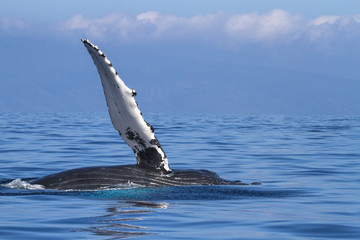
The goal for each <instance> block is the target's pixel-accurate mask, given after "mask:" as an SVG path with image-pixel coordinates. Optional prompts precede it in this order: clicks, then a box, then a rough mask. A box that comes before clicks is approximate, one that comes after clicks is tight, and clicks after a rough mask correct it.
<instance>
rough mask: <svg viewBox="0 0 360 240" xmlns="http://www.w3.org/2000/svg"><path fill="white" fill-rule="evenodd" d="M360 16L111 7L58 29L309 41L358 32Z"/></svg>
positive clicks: (127, 37) (120, 36) (95, 34)
mask: <svg viewBox="0 0 360 240" xmlns="http://www.w3.org/2000/svg"><path fill="white" fill-rule="evenodd" d="M359 27H360V15H353V16H336V15H332V16H319V17H317V18H315V19H305V18H304V16H302V15H298V14H291V13H289V12H286V11H284V10H281V9H275V10H273V11H270V12H268V13H257V12H252V13H247V14H235V15H231V16H228V15H226V14H224V13H222V12H220V13H216V14H205V15H197V16H193V17H181V16H175V15H161V14H159V13H158V12H155V11H149V12H144V13H141V14H138V15H136V16H133V15H127V14H124V13H121V12H115V13H112V14H109V15H107V16H104V17H101V18H94V19H90V18H86V17H84V16H83V15H75V16H73V17H71V18H70V19H68V20H67V21H65V22H62V23H59V25H58V30H59V31H61V32H63V33H64V32H65V33H67V34H74V33H81V34H85V35H86V36H87V37H89V38H92V39H109V38H111V39H112V40H114V38H115V39H116V40H119V41H124V42H126V41H130V42H132V41H143V40H147V41H148V40H168V39H201V40H205V41H216V42H218V41H219V40H221V41H222V42H230V43H247V42H265V43H268V42H273V43H274V42H293V41H297V40H299V39H305V40H307V41H310V42H313V41H317V40H322V39H329V38H330V39H332V38H337V37H338V38H341V37H342V35H343V34H344V33H345V34H347V35H348V36H350V37H352V38H356V37H359V36H360V34H359V33H360V28H359Z"/></svg>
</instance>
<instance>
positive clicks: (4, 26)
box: [0, 18, 26, 30]
mask: <svg viewBox="0 0 360 240" xmlns="http://www.w3.org/2000/svg"><path fill="white" fill-rule="evenodd" d="M25 26H26V24H25V22H23V21H21V20H19V19H12V18H2V19H0V29H1V30H14V29H23V28H25Z"/></svg>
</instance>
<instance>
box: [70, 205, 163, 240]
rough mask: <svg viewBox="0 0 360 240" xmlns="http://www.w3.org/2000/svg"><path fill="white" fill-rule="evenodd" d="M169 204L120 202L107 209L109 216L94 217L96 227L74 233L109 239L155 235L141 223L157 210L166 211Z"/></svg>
mask: <svg viewBox="0 0 360 240" xmlns="http://www.w3.org/2000/svg"><path fill="white" fill-rule="evenodd" d="M167 207H168V203H165V202H147V201H125V202H119V203H118V204H115V205H113V206H109V207H108V208H107V209H106V212H107V214H105V215H102V216H96V217H92V218H93V219H94V220H95V221H94V222H95V223H94V225H95V226H90V227H87V228H83V229H74V230H73V231H88V232H92V233H94V234H95V235H100V236H108V237H109V238H107V239H123V238H132V237H139V236H145V235H150V234H153V233H151V232H150V231H149V229H148V228H147V227H144V226H141V221H142V220H143V218H144V217H146V215H147V214H149V213H153V212H156V209H166V208H167Z"/></svg>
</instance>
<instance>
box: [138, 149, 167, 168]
mask: <svg viewBox="0 0 360 240" xmlns="http://www.w3.org/2000/svg"><path fill="white" fill-rule="evenodd" d="M137 157H138V158H139V159H141V161H139V167H145V168H149V167H150V168H157V167H158V166H160V165H161V163H162V162H163V160H162V156H161V154H160V153H159V152H158V150H157V149H156V148H154V147H148V148H145V149H144V150H141V151H140V152H138V153H137Z"/></svg>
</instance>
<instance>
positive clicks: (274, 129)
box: [0, 113, 360, 239]
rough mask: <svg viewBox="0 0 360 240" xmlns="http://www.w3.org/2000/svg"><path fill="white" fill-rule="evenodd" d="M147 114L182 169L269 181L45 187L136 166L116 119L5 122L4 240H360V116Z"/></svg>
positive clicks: (0, 235)
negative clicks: (64, 175) (68, 173)
mask: <svg viewBox="0 0 360 240" xmlns="http://www.w3.org/2000/svg"><path fill="white" fill-rule="evenodd" d="M144 117H145V119H146V120H147V121H148V122H150V123H151V124H152V125H153V126H154V128H155V133H156V136H157V137H158V139H159V141H160V142H161V144H162V146H163V148H164V150H165V152H166V154H167V156H168V159H169V163H170V166H171V167H172V168H174V169H176V168H177V169H189V168H192V169H208V170H212V171H215V172H217V173H218V174H219V175H220V176H221V177H223V178H225V179H229V180H241V181H243V182H261V183H262V184H261V185H257V186H192V187H189V186H187V187H163V188H143V187H139V186H134V185H132V184H131V183H129V184H128V185H127V186H124V187H123V188H120V189H114V190H107V191H54V190H45V189H41V188H39V187H37V186H31V185H29V184H28V182H29V181H30V180H31V179H34V178H38V177H42V176H44V175H47V174H51V173H56V172H59V171H62V170H68V169H72V168H76V167H85V166H101V165H119V164H131V163H135V157H134V156H133V154H132V151H131V150H130V148H129V147H128V146H127V145H126V144H125V143H124V142H123V140H122V139H121V138H120V137H119V136H118V134H117V132H116V131H115V130H114V129H113V127H112V125H111V122H110V119H109V117H108V115H107V113H93V114H76V113H71V114H68V113H61V114H60V113H1V114H0V134H1V138H0V239H123V238H141V239H360V173H359V172H360V117H354V116H281V115H279V116H241V115H239V116H237V115H225V116H220V115H200V114H199V115H195V116H181V115H165V114H153V115H150V114H148V115H145V116H144Z"/></svg>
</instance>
